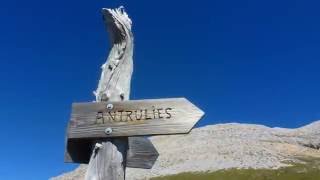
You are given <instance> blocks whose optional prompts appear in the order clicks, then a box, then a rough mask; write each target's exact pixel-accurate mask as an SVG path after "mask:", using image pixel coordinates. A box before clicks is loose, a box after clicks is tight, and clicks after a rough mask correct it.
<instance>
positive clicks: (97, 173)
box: [86, 138, 128, 180]
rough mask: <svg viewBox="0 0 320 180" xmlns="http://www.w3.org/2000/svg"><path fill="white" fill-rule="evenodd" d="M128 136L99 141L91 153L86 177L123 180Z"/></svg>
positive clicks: (100, 179) (91, 179) (99, 179)
mask: <svg viewBox="0 0 320 180" xmlns="http://www.w3.org/2000/svg"><path fill="white" fill-rule="evenodd" d="M127 144H128V143H127V138H117V139H108V140H105V141H97V143H95V146H94V148H93V152H92V154H91V158H90V163H89V166H88V169H87V173H86V179H90V180H96V179H97V180H105V179H106V180H121V179H125V169H124V168H125V162H126V160H125V159H123V158H125V157H126V156H124V155H125V154H126V151H127V148H128V147H127Z"/></svg>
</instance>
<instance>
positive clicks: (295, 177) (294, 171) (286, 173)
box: [151, 159, 320, 180]
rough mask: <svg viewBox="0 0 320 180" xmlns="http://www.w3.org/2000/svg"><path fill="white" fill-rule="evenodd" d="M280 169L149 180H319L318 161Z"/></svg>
mask: <svg viewBox="0 0 320 180" xmlns="http://www.w3.org/2000/svg"><path fill="white" fill-rule="evenodd" d="M303 161H304V162H305V163H300V164H293V165H292V166H290V167H283V168H280V169H276V170H272V169H228V170H219V171H215V172H208V173H205V172H202V173H181V174H177V175H172V176H164V177H156V178H152V179H151V180H320V159H303Z"/></svg>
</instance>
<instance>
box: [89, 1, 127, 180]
mask: <svg viewBox="0 0 320 180" xmlns="http://www.w3.org/2000/svg"><path fill="white" fill-rule="evenodd" d="M102 14H103V19H104V22H105V24H106V26H107V30H108V32H109V35H110V42H111V44H112V49H111V51H110V53H109V56H108V59H107V61H106V63H105V64H104V65H103V66H102V73H101V78H100V80H99V84H98V88H97V90H96V91H95V92H94V94H95V95H96V101H97V102H100V101H122V100H128V99H129V93H130V81H131V75H132V69H133V63H132V54H133V36H132V33H131V20H130V19H129V17H128V15H127V13H126V12H125V11H124V9H123V8H122V7H120V8H118V9H103V10H102ZM127 141H128V140H127V138H122V139H121V138H119V139H107V140H102V141H97V142H96V143H95V145H94V147H95V148H94V149H93V151H92V155H91V157H90V162H89V165H88V170H87V172H86V177H85V179H86V180H124V179H125V167H126V166H125V161H126V160H125V157H126V148H127V145H128V144H127Z"/></svg>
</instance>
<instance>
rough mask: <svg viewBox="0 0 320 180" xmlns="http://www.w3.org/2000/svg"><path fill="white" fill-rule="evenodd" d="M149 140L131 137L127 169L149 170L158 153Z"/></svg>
mask: <svg viewBox="0 0 320 180" xmlns="http://www.w3.org/2000/svg"><path fill="white" fill-rule="evenodd" d="M149 142H150V140H149V139H147V138H143V137H131V138H130V139H129V148H128V151H127V167H132V168H143V169H151V168H152V166H153V164H154V163H155V162H156V160H157V158H158V156H159V153H158V151H157V150H156V148H155V147H154V146H153V144H152V143H149Z"/></svg>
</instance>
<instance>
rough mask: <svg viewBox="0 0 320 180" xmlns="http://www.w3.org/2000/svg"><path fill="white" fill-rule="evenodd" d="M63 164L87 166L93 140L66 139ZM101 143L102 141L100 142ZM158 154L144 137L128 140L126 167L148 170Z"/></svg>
mask: <svg viewBox="0 0 320 180" xmlns="http://www.w3.org/2000/svg"><path fill="white" fill-rule="evenodd" d="M68 141H69V142H68V143H67V148H66V151H65V157H64V162H67V163H79V164H88V163H89V160H90V155H91V153H92V149H91V146H92V144H94V143H95V142H96V141H97V139H96V140H93V139H68ZM101 141H103V140H101ZM158 156H159V153H158V152H157V150H156V149H155V147H154V146H153V145H152V143H151V141H150V140H149V139H148V138H146V137H130V138H128V150H127V159H126V167H131V168H143V169H150V168H152V166H153V164H154V163H155V161H156V160H157V158H158Z"/></svg>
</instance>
